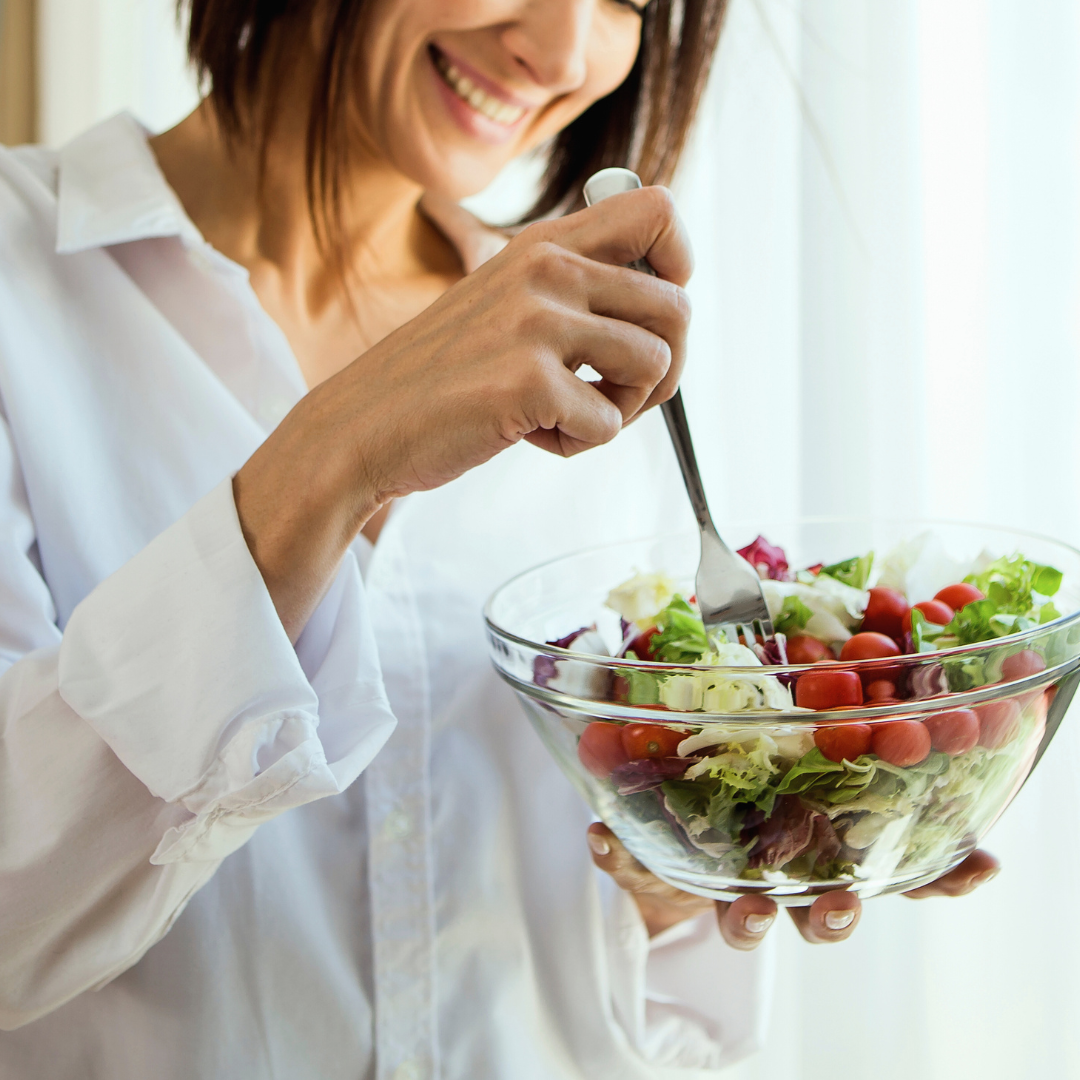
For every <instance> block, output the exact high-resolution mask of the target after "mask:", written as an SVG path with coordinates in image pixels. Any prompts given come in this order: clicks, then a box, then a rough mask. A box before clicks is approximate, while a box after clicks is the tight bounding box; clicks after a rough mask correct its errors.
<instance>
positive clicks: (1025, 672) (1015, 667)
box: [1001, 649, 1046, 682]
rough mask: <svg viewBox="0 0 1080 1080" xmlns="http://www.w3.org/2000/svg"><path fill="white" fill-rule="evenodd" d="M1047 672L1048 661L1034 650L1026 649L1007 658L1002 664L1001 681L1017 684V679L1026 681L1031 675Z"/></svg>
mask: <svg viewBox="0 0 1080 1080" xmlns="http://www.w3.org/2000/svg"><path fill="white" fill-rule="evenodd" d="M1045 670H1046V661H1045V660H1044V659H1043V658H1042V657H1041V656H1040V655H1039V654H1038V653H1037V652H1035V650H1034V649H1024V650H1022V651H1021V652H1018V653H1013V654H1012V656H1006V657H1005V659H1004V660H1003V661H1002V664H1001V681H1002V682H1015V681H1016V680H1017V679H1026V678H1027V677H1028V676H1029V675H1038V674H1039V672H1040V671H1045Z"/></svg>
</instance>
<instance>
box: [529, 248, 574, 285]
mask: <svg viewBox="0 0 1080 1080" xmlns="http://www.w3.org/2000/svg"><path fill="white" fill-rule="evenodd" d="M526 258H527V262H526V268H527V274H528V278H529V280H530V281H531V282H532V283H533V284H536V285H542V286H550V285H552V284H553V283H555V282H557V281H563V280H565V278H566V277H567V276H568V274H569V273H570V271H571V264H572V261H573V260H572V258H571V256H570V253H569V252H568V251H567V250H566V248H564V247H562V246H560V245H559V244H556V243H554V242H553V241H550V240H542V241H540V242H539V243H536V244H533V245H532V247H530V248H529V250H528V253H527V256H526Z"/></svg>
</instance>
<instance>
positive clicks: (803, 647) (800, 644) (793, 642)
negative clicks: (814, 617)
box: [787, 634, 833, 664]
mask: <svg viewBox="0 0 1080 1080" xmlns="http://www.w3.org/2000/svg"><path fill="white" fill-rule="evenodd" d="M787 658H788V663H789V664H816V663H817V662H818V661H819V660H831V659H832V658H833V654H832V653H831V652H830V651H829V646H828V645H826V644H825V642H824V641H818V639H817V638H816V637H811V636H810V635H809V634H798V635H796V636H795V637H790V638H788V639H787Z"/></svg>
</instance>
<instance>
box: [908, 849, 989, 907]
mask: <svg viewBox="0 0 1080 1080" xmlns="http://www.w3.org/2000/svg"><path fill="white" fill-rule="evenodd" d="M1000 869H1001V864H1000V863H999V862H998V861H997V859H995V858H994V856H993V855H991V854H990V853H989V852H988V851H973V852H972V853H971V854H970V855H969V856H968V857H967V858H966V859H965V860H964V861H963V862H962V863H961V864H960V865H959V866H957V867H956V868H955V869H953V870H950V871H949V872H948V873H947V874H946V875H945V876H944V877H940V878H938V879H937V881H931V882H930V884H929V885H923V886H922V887H921V888H918V889H912V890H911V892H908V893H904V895H905V896H910V897H911V898H912V899H913V900H925V899H926V898H927V897H930V896H964V895H965V894H966V893H969V892H973V891H974V890H975V889H977V888H978V887H979V886H980V885H985V884H986V883H987V882H988V881H990V880H991V879H992V878H995V877H997V875H998V872H999V871H1000Z"/></svg>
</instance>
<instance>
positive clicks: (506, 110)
mask: <svg viewBox="0 0 1080 1080" xmlns="http://www.w3.org/2000/svg"><path fill="white" fill-rule="evenodd" d="M432 51H434V50H432ZM436 66H437V67H438V69H439V72H440V74H441V75H442V77H443V79H445V80H446V83H447V85H448V86H449V87H450V89H451V90H453V91H454V93H455V94H457V96H458V97H459V98H461V100H462V101H466V102H468V103H469V105H471V106H472V107H473V108H474V109H475V110H476V111H477V112H478V113H482V114H483V115H484V116H486V117H487V118H488V119H489V120H494V121H495V123H496V124H505V125H506V126H507V127H509V126H510V125H511V124H516V123H517V122H518V120H520V119H521V118H522V116H524V114H525V110H524V109H523V108H521V106H520V105H508V104H507V103H506V102H505V101H499V99H498V98H494V97H492V96H491V95H490V94H487V93H485V92H484V91H483V90H481V89H480V87H479V86H477V85H476V83H474V82H473V81H472V79H470V78H469V77H468V75H466V74H465V73H464V72H462V71H459V70H458V69H457V68H456V67H454V65H453V64H452V63H450V61H449V60H447V59H446V57H445V56H443V55H442V54H441V53H439V54H437V56H436Z"/></svg>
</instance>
